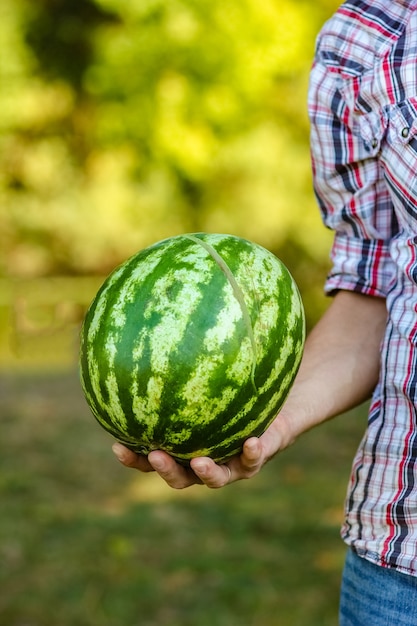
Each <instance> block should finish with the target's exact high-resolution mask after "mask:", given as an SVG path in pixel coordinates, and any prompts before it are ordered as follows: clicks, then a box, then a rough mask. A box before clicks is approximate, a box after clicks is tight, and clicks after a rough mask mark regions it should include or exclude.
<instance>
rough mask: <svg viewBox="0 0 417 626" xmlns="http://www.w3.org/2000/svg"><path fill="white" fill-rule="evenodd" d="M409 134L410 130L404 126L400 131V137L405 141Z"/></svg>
mask: <svg viewBox="0 0 417 626" xmlns="http://www.w3.org/2000/svg"><path fill="white" fill-rule="evenodd" d="M409 134H410V129H409V128H407V126H405V127H404V128H403V129H402V131H401V135H402V136H403V137H404V139H406V138H407V137H408V135H409Z"/></svg>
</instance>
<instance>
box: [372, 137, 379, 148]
mask: <svg viewBox="0 0 417 626" xmlns="http://www.w3.org/2000/svg"><path fill="white" fill-rule="evenodd" d="M377 145H378V139H377V138H376V137H374V138H373V139H372V142H371V146H372V147H373V148H376V147H377Z"/></svg>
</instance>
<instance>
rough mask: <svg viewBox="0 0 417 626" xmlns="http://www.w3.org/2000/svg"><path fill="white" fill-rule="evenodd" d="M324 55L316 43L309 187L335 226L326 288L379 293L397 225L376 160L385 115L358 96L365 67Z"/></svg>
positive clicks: (385, 284) (387, 275) (388, 276)
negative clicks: (359, 70)
mask: <svg viewBox="0 0 417 626" xmlns="http://www.w3.org/2000/svg"><path fill="white" fill-rule="evenodd" d="M328 58H330V55H328V56H327V57H326V54H325V51H323V50H322V49H321V47H320V43H319V45H318V48H317V55H316V59H315V63H314V65H313V68H312V71H311V75H310V87H309V116H310V123H311V157H312V167H313V182H314V191H315V194H316V197H317V200H318V204H319V207H320V211H321V215H322V219H323V222H324V224H325V225H326V226H327V227H328V228H330V229H332V230H334V232H335V237H334V243H333V247H332V251H331V259H332V269H331V271H330V273H329V276H328V278H327V281H326V284H325V291H326V292H327V293H332V292H335V291H336V290H339V289H346V290H350V291H357V292H359V293H364V294H368V295H375V296H382V297H385V296H386V294H387V291H388V288H389V286H390V284H391V282H392V275H393V264H392V261H391V258H390V255H389V243H390V240H391V239H392V237H393V235H394V234H395V232H396V230H397V224H396V219H395V214H394V211H393V206H392V202H391V199H390V196H389V192H388V189H387V186H386V184H385V181H384V177H383V172H382V168H381V164H380V162H379V159H378V154H379V151H380V149H381V144H382V142H383V137H384V133H385V130H386V122H385V119H384V115H383V113H381V112H378V111H372V110H370V108H369V107H367V106H366V103H365V102H363V103H361V100H360V93H361V88H362V87H363V86H364V84H365V85H366V82H367V81H369V80H371V78H372V77H371V76H370V74H367V73H365V74H364V73H355V71H351V68H348V71H346V67H348V64H346V65H345V67H344V68H341V67H340V65H338V64H334V63H329V62H328Z"/></svg>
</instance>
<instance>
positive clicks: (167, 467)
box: [148, 450, 201, 489]
mask: <svg viewBox="0 0 417 626" xmlns="http://www.w3.org/2000/svg"><path fill="white" fill-rule="evenodd" d="M148 461H149V463H150V465H151V466H152V467H153V469H154V470H155V471H156V472H158V474H159V475H160V476H161V478H163V479H164V480H165V482H166V483H167V484H168V485H169V486H170V487H172V488H173V489H185V488H186V487H190V486H191V485H200V484H201V480H200V478H199V477H198V476H197V475H196V474H195V473H194V471H193V470H192V469H191V468H190V467H184V466H182V465H180V464H179V463H177V462H176V461H175V459H173V458H172V457H171V456H169V454H166V453H165V452H162V451H161V450H154V451H153V452H150V453H149V455H148Z"/></svg>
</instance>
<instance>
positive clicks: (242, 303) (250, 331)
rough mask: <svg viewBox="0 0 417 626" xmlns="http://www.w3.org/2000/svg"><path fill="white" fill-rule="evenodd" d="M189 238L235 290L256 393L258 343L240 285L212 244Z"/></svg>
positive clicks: (192, 237)
mask: <svg viewBox="0 0 417 626" xmlns="http://www.w3.org/2000/svg"><path fill="white" fill-rule="evenodd" d="M187 237H188V238H189V239H191V240H192V241H195V242H196V243H198V244H200V245H201V246H203V248H205V249H206V250H207V252H208V253H209V254H210V256H212V257H213V259H214V260H215V261H216V263H217V265H218V266H219V267H220V269H221V270H222V272H224V273H225V275H226V278H227V280H228V281H229V283H230V286H231V288H232V290H233V294H234V296H235V298H236V300H237V301H238V302H239V305H240V308H241V310H242V315H243V319H244V321H245V324H246V330H247V333H248V337H249V339H250V343H251V346H252V371H251V379H252V384H253V388H254V390H255V393H256V385H255V378H254V372H255V367H256V361H257V350H256V342H255V337H254V335H253V328H252V321H251V318H250V315H249V312H248V307H247V306H246V302H245V297H244V295H243V291H242V289H241V288H240V287H239V285H238V283H237V281H236V279H235V277H234V276H233V273H232V271H231V270H230V268H229V266H228V265H227V263H226V261H225V260H224V259H223V258H222V257H221V256H220V254H218V253H217V252H216V250H215V249H214V248H213V246H211V245H210V244H208V243H206V242H205V241H203V240H202V239H198V238H197V237H194V236H193V235H187Z"/></svg>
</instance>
